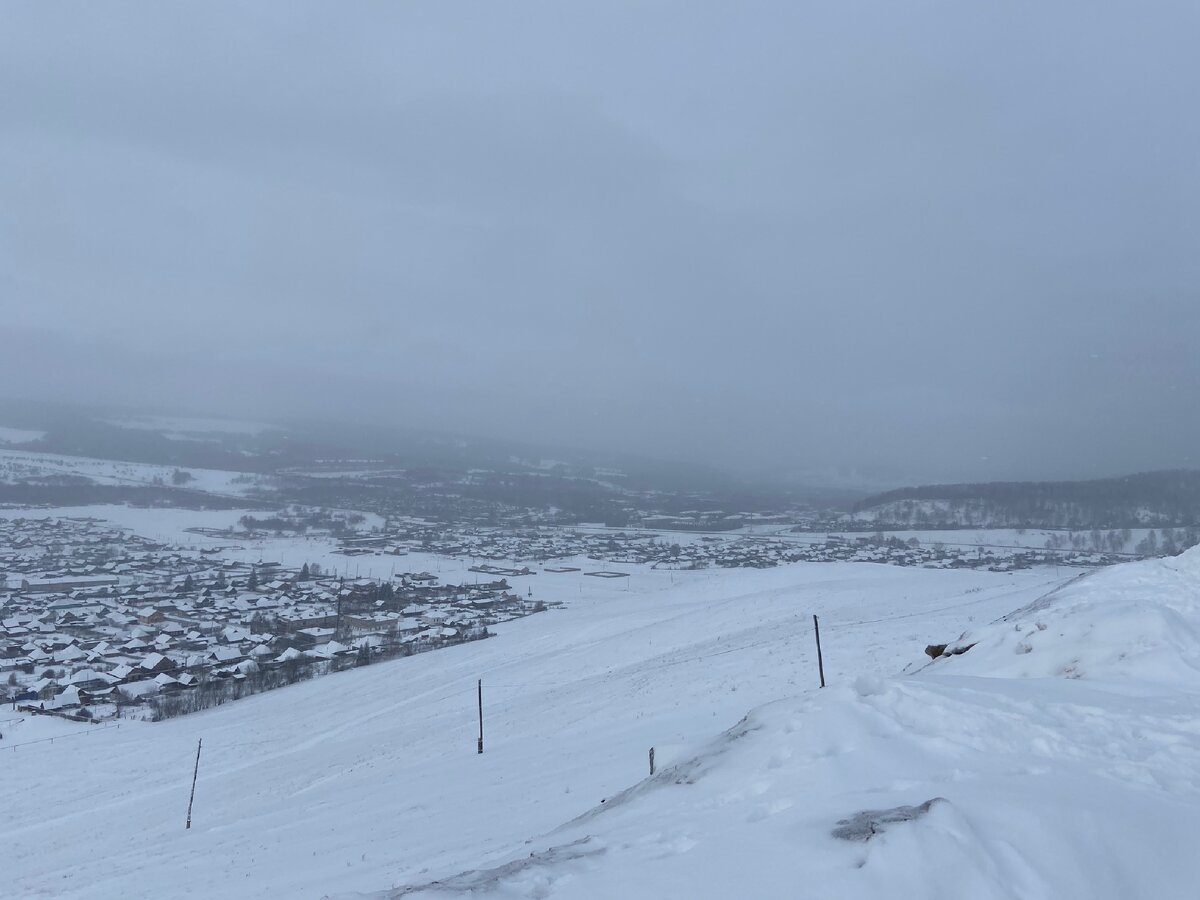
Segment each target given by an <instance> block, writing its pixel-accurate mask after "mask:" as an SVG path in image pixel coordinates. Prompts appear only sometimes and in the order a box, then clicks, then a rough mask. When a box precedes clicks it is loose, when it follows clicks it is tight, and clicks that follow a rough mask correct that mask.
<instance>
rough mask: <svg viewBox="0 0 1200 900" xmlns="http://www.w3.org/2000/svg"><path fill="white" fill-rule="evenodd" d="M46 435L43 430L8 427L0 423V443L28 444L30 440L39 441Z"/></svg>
mask: <svg viewBox="0 0 1200 900" xmlns="http://www.w3.org/2000/svg"><path fill="white" fill-rule="evenodd" d="M45 436H46V432H44V431H30V430H29V429H27V428H8V427H7V426H4V425H0V444H28V443H29V442H30V441H40V440H41V439H42V438H44V437H45Z"/></svg>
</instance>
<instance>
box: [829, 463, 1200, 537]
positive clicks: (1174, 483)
mask: <svg viewBox="0 0 1200 900" xmlns="http://www.w3.org/2000/svg"><path fill="white" fill-rule="evenodd" d="M852 518H853V519H854V520H856V521H858V522H861V523H863V524H869V525H872V526H875V527H879V528H1070V529H1097V528H1145V527H1147V526H1149V527H1156V528H1163V527H1169V528H1184V529H1192V528H1195V526H1196V525H1197V523H1200V471H1197V470H1175V471H1165V472H1144V473H1140V474H1136V475H1127V476H1124V477H1120V478H1102V479H1097V480H1093V481H1008V482H991V483H986V484H937V485H925V486H921V487H909V488H900V489H899V490H893V491H887V492H885V493H882V494H876V495H874V496H872V497H868V498H866V499H865V500H862V501H860V502H859V503H857V504H856V505H855V507H854V512H853V514H852ZM1193 543H1194V541H1193Z"/></svg>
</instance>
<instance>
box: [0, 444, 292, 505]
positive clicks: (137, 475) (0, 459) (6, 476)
mask: <svg viewBox="0 0 1200 900" xmlns="http://www.w3.org/2000/svg"><path fill="white" fill-rule="evenodd" d="M177 471H183V472H186V473H187V474H188V475H190V476H192V477H191V480H190V481H188V482H186V483H185V484H183V485H182V486H183V487H184V488H186V489H188V490H196V491H205V492H208V493H212V494H223V495H236V496H242V495H245V494H248V493H250V492H252V491H257V490H262V489H263V488H266V487H270V486H271V481H272V479H271V478H270V477H269V476H264V475H256V474H248V473H245V472H229V471H224V470H220V469H192V468H188V467H186V466H159V465H154V464H152V463H134V462H120V461H117V460H111V459H92V458H91V457H87V456H61V455H59V454H56V453H28V452H25V451H22V450H0V482H8V483H13V482H18V481H22V480H24V479H28V478H46V477H50V476H59V475H71V476H76V477H82V478H88V479H90V480H91V481H93V482H95V483H96V484H116V485H154V484H158V485H167V486H170V485H171V484H172V476H173V475H174V474H175V472H177Z"/></svg>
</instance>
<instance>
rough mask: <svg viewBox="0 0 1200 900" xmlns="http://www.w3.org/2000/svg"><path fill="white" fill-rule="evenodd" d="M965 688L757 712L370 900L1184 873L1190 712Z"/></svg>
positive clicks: (1096, 896)
mask: <svg viewBox="0 0 1200 900" xmlns="http://www.w3.org/2000/svg"><path fill="white" fill-rule="evenodd" d="M961 681H962V679H957V678H951V679H946V678H940V677H937V676H929V675H926V676H922V677H918V678H908V679H897V680H880V681H879V682H877V683H875V684H872V685H870V687H871V690H869V691H867V692H866V693H864V692H863V691H861V690H859V689H858V687H862V686H861V685H860V686H858V687H851V686H845V687H841V686H839V687H831V688H828V689H826V690H824V691H821V692H819V694H816V695H809V696H806V697H798V698H794V699H788V700H781V701H777V702H775V703H771V704H767V705H765V706H762V707H758V708H756V709H755V710H753V711H752V712H751V713H750V714H749V715H748V716H747V717H746V718H745V719H744V720H743V721H742V722H741V723H739V724H738V725H737V726H735V727H734V728H732V729H730V730H729V731H727V732H725V733H724V734H723V735H720V736H719V737H717V738H716V739H714V740H713V741H712V742H711V743H710V744H709V745H708V746H707V747H706V748H704V749H703V750H701V752H699V753H698V754H697V755H695V756H694V757H692V758H689V759H687V760H684V761H682V762H680V763H679V764H677V765H674V766H670V767H668V768H666V769H664V770H663V771H661V772H659V773H657V774H656V775H654V776H651V777H649V778H647V779H645V780H644V781H642V782H640V783H638V784H636V785H634V786H632V787H630V788H629V789H627V790H625V791H623V792H621V793H619V794H617V795H615V796H613V797H609V798H607V799H606V800H605V801H604V802H602V803H600V804H599V805H598V806H596V807H595V808H594V809H593V810H592V811H591V812H589V813H586V814H584V815H582V816H579V817H578V818H576V819H573V820H571V821H569V822H567V823H566V824H565V825H563V826H561V827H560V828H557V829H555V830H553V831H551V832H549V833H547V834H545V835H542V836H541V837H537V838H533V839H531V840H529V841H526V842H525V845H524V846H523V847H521V848H520V849H519V850H517V851H516V852H514V853H512V854H511V855H508V856H506V857H505V856H502V857H500V858H499V859H491V860H487V861H486V863H485V864H484V865H481V866H480V867H479V868H473V869H467V870H464V871H459V872H454V873H445V874H443V875H442V876H441V877H437V878H434V879H431V880H422V881H416V882H413V883H408V884H401V885H398V886H397V887H395V888H393V889H392V890H390V891H382V892H380V893H378V894H372V895H369V896H371V897H373V898H376V900H418V898H422V900H424V898H429V900H433V898H437V897H445V896H471V897H496V898H509V897H537V898H556V900H589V898H596V897H623V898H635V900H643V898H644V900H655V898H661V897H695V898H717V897H763V898H768V897H796V896H805V897H807V896H814V897H815V896H821V897H833V898H845V900H867V898H877V897H905V898H929V900H934V898H942V897H970V898H972V900H992V898H995V900H1001V898H1003V900H1012V898H1014V897H1031V898H1032V897H1042V898H1051V897H1054V898H1067V897H1079V898H1083V897H1087V898H1089V900H1101V898H1108V900H1124V898H1127V897H1131V896H1182V894H1180V893H1179V890H1180V887H1181V886H1183V885H1190V884H1193V883H1194V882H1195V879H1196V878H1198V877H1200V857H1197V855H1196V854H1194V853H1191V852H1189V851H1188V850H1187V849H1186V848H1187V847H1188V846H1189V844H1188V842H1189V840H1190V839H1191V837H1190V835H1191V834H1192V833H1193V831H1194V828H1195V827H1197V825H1200V813H1198V812H1197V810H1198V809H1200V806H1197V803H1196V801H1197V799H1198V797H1200V778H1198V777H1197V775H1196V773H1197V772H1198V771H1200V768H1197V766H1198V765H1200V739H1198V738H1197V735H1196V734H1195V731H1194V729H1193V728H1192V727H1191V724H1190V721H1189V717H1188V716H1187V715H1186V714H1185V713H1186V712H1187V711H1188V710H1192V709H1194V702H1193V701H1192V700H1191V699H1190V698H1186V699H1183V700H1181V699H1180V698H1175V697H1171V698H1157V699H1152V700H1151V701H1150V702H1147V701H1146V699H1145V698H1128V697H1116V696H1111V695H1108V696H1105V695H1101V694H1099V693H1095V692H1091V693H1089V690H1090V689H1089V688H1088V687H1087V686H1085V685H1081V684H1079V683H1077V682H1071V681H1065V680H1061V679H1054V680H1048V681H1015V680H1009V679H974V680H973V681H977V682H980V683H979V684H977V685H975V684H973V685H972V686H971V687H970V688H969V689H966V690H964V689H963V687H962V686H960V684H959V683H960V682H961ZM950 682H953V683H950ZM1100 704H1103V713H1102V714H1099V713H1098V712H1097V710H1099V709H1100ZM1131 823H1137V827H1131Z"/></svg>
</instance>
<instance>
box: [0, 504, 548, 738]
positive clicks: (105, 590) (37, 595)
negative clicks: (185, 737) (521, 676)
mask: <svg viewBox="0 0 1200 900" xmlns="http://www.w3.org/2000/svg"><path fill="white" fill-rule="evenodd" d="M0 565H2V566H3V568H2V569H0V574H2V575H3V576H4V580H3V581H0V696H6V697H7V698H8V699H9V700H10V701H11V702H12V703H14V704H16V705H18V706H21V705H24V706H28V707H32V708H34V709H37V710H39V711H40V710H47V711H65V712H76V713H77V712H78V711H79V710H81V709H83V710H87V712H88V713H89V714H92V715H97V714H105V713H108V714H111V713H113V712H116V711H117V710H119V709H121V708H122V707H128V706H129V705H137V704H141V703H144V702H145V701H147V700H148V699H151V698H154V697H157V696H160V695H162V694H170V693H174V692H181V691H187V690H189V689H192V688H195V687H197V686H199V685H203V684H205V683H207V682H210V681H212V680H215V679H222V680H230V681H231V682H239V681H242V680H245V679H248V678H253V677H254V676H256V675H257V674H259V673H262V672H264V671H269V670H271V669H272V668H276V667H295V666H297V665H300V664H314V665H315V664H320V667H321V671H329V670H336V669H338V668H342V667H344V666H349V665H355V664H362V663H363V661H364V659H366V660H369V659H370V658H371V657H372V656H376V657H377V656H380V655H384V654H391V655H396V654H401V653H403V654H407V653H413V652H419V651H423V650H429V649H435V648H437V647H441V646H445V645H447V644H453V643H458V642H461V641H464V640H471V639H475V638H478V637H483V636H486V634H487V626H488V625H490V624H494V623H496V622H500V621H504V620H507V619H511V618H515V617H518V616H523V615H526V614H528V613H530V612H534V611H538V610H540V609H542V608H544V607H543V606H542V605H541V604H540V603H537V604H535V603H533V602H532V601H530V600H529V599H522V598H520V597H519V596H517V595H516V594H515V593H513V592H512V591H511V590H510V589H509V585H508V582H507V581H506V580H505V579H503V578H499V579H496V578H493V579H492V580H488V581H484V582H482V583H479V584H469V585H466V584H464V585H450V584H441V583H439V581H438V579H437V578H436V577H435V576H433V575H430V574H428V573H405V574H401V575H398V576H395V577H394V578H393V579H392V580H390V581H388V582H386V583H379V582H376V581H371V580H368V579H355V580H352V581H345V580H339V579H333V578H327V577H321V576H319V575H316V574H314V573H313V572H312V571H310V570H309V568H308V567H307V566H304V567H302V568H301V569H300V570H288V569H285V568H283V567H282V566H280V565H279V564H277V563H271V562H260V563H256V564H249V563H241V562H230V561H226V560H219V559H216V558H213V556H212V555H211V554H209V553H205V552H201V551H196V550H189V549H186V548H181V547H172V546H167V545H162V544H156V543H154V542H152V541H147V540H146V539H144V538H140V537H138V536H136V535H133V534H130V533H128V532H124V531H120V530H116V529H112V528H110V527H108V526H105V525H104V524H102V523H100V522H98V521H95V520H89V519H70V518H58V519H54V518H50V519H31V520H10V521H6V522H0Z"/></svg>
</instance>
